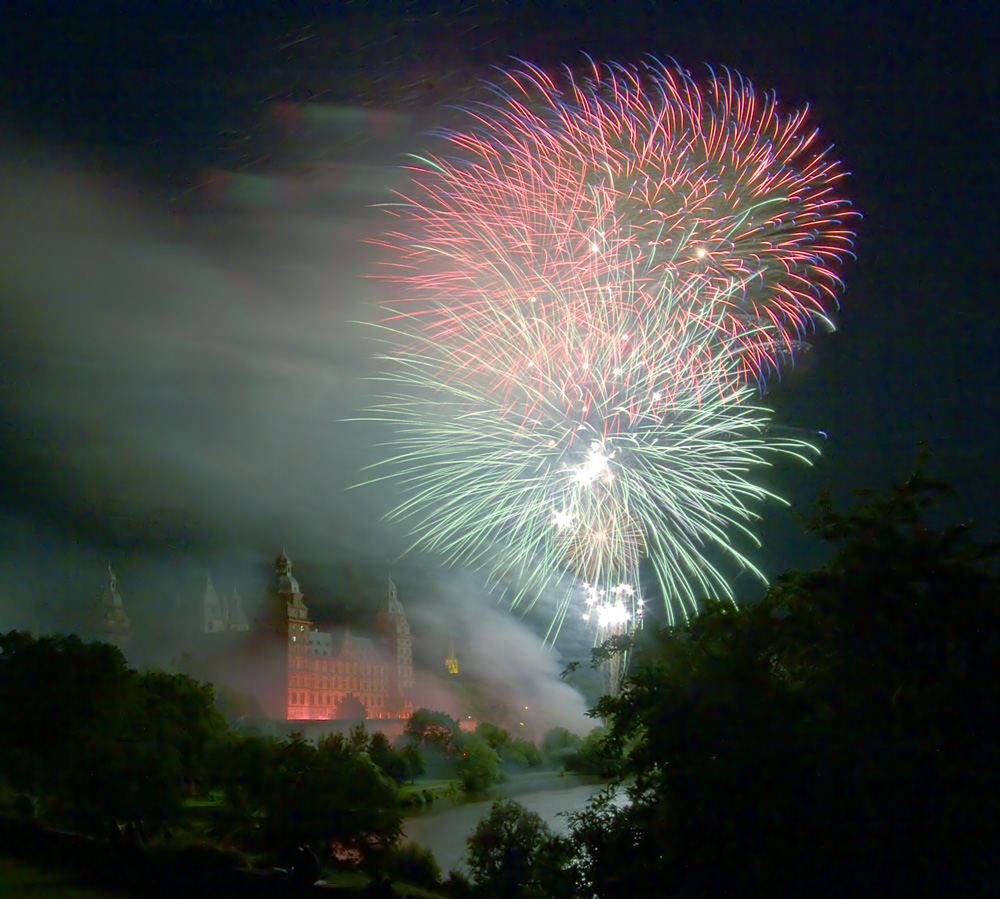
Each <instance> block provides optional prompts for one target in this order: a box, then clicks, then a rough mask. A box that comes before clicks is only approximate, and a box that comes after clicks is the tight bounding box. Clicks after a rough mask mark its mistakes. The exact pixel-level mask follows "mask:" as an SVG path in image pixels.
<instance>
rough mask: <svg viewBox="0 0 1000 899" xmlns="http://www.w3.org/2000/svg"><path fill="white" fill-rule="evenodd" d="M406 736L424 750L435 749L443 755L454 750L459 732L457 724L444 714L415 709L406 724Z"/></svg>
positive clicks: (450, 753)
mask: <svg viewBox="0 0 1000 899" xmlns="http://www.w3.org/2000/svg"><path fill="white" fill-rule="evenodd" d="M404 732H405V734H406V736H408V737H409V738H410V739H412V740H413V741H415V742H416V743H418V744H419V745H421V746H423V747H424V748H425V749H436V750H438V751H439V752H441V753H442V754H443V755H452V754H453V753H454V752H455V750H456V744H457V743H458V740H459V737H460V734H461V731H460V730H459V727H458V722H457V721H456V720H455V719H454V718H452V717H451V715H446V714H445V713H444V712H432V711H431V710H430V709H417V710H416V711H415V712H414V713H413V714H412V715H411V716H410V719H409V720H408V721H407V722H406V730H405V731H404Z"/></svg>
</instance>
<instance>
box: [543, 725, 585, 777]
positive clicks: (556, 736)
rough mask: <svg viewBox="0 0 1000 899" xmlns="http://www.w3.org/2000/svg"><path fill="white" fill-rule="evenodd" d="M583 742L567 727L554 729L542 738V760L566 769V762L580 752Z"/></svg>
mask: <svg viewBox="0 0 1000 899" xmlns="http://www.w3.org/2000/svg"><path fill="white" fill-rule="evenodd" d="M582 742H583V741H582V740H581V739H580V737H579V736H577V735H576V734H574V733H571V732H570V731H568V730H567V729H566V728H565V727H554V728H552V730H550V731H549V732H548V733H547V734H546V735H545V736H544V737H543V738H542V746H541V753H542V758H543V759H544V760H545V763H546V764H547V765H552V766H553V767H564V766H565V765H566V760H567V759H568V758H570V757H571V756H575V755H576V754H577V753H578V752H579V750H580V744H581V743H582Z"/></svg>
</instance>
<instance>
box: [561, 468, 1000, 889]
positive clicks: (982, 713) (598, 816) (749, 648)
mask: <svg viewBox="0 0 1000 899" xmlns="http://www.w3.org/2000/svg"><path fill="white" fill-rule="evenodd" d="M945 494H946V491H945V490H944V488H943V487H942V486H941V485H940V484H937V483H934V482H932V481H930V480H928V479H927V478H926V477H924V476H923V475H921V474H918V475H915V476H914V477H913V478H911V479H910V480H909V481H908V482H906V483H905V484H902V485H900V486H899V487H897V488H896V489H894V490H893V491H892V492H891V493H890V494H889V495H888V496H886V497H877V496H873V495H870V494H866V495H863V496H862V498H861V501H860V502H859V504H858V505H857V506H856V507H855V508H854V509H853V510H851V511H850V512H849V513H847V514H840V513H837V512H836V511H834V509H833V508H832V506H831V505H830V504H829V502H827V501H825V500H824V501H823V502H822V503H821V505H820V509H819V514H818V515H817V517H816V519H815V521H814V522H813V528H814V530H815V531H816V532H817V533H818V534H819V535H820V536H821V537H822V538H823V539H824V540H827V541H828V542H830V543H831V544H832V546H833V547H834V553H833V556H832V559H831V561H830V562H829V563H828V564H827V565H825V566H824V567H822V568H820V569H817V570H815V571H811V572H804V573H795V572H793V573H789V574H788V575H786V576H784V577H783V578H781V579H779V581H777V582H776V583H775V584H774V585H773V586H772V587H771V588H770V589H769V590H768V592H767V594H766V595H765V596H764V598H763V599H762V600H761V601H760V602H759V603H755V604H752V605H748V606H745V607H743V608H740V609H736V608H734V607H732V606H731V605H730V604H728V603H717V602H712V603H708V604H707V605H706V607H705V608H704V610H703V611H702V612H701V614H699V615H698V616H697V617H696V618H694V619H692V620H691V621H690V622H688V623H687V624H685V625H683V626H680V627H676V628H673V629H668V630H664V631H659V632H654V633H650V634H649V635H648V636H649V642H648V645H647V646H646V647H645V648H644V649H642V650H641V651H640V652H639V653H638V655H637V665H636V667H635V669H634V671H633V672H632V673H631V674H630V676H629V677H628V678H626V681H625V684H624V689H623V690H622V692H621V693H620V694H619V695H618V696H615V697H605V698H604V699H602V700H601V702H600V703H599V704H598V706H597V708H596V709H595V710H594V711H593V713H592V714H594V715H595V716H600V717H602V718H604V719H605V720H608V721H609V722H610V727H609V732H608V736H607V741H606V742H607V745H608V747H609V748H610V749H611V750H612V751H614V752H616V753H617V754H618V755H619V756H620V758H621V760H622V769H621V779H622V784H623V786H624V788H625V789H626V791H627V793H628V796H629V799H630V804H628V805H627V806H625V807H618V806H616V805H614V804H612V803H611V802H609V801H608V800H607V798H605V800H604V801H602V802H599V803H597V804H595V805H594V806H593V807H592V808H590V809H588V810H587V811H586V812H585V813H583V814H582V815H577V816H575V818H574V820H573V839H574V849H575V853H576V857H577V864H576V865H575V866H574V869H573V870H572V872H571V874H572V877H571V881H572V882H569V883H568V885H567V884H564V885H563V892H565V893H566V894H567V895H580V896H591V897H618V896H628V897H630V899H639V897H644V896H670V895H674V896H685V897H700V896H705V897H708V896H718V895H736V894H738V895H741V896H765V895H767V896H773V895H781V894H789V895H790V894H799V895H810V896H817V897H824V896H844V895H851V894H853V895H885V896H895V895H907V896H915V895H929V894H933V895H953V894H956V893H957V892H963V891H971V892H972V893H981V894H986V893H990V892H992V891H993V890H992V889H990V887H989V884H991V883H993V884H994V886H996V875H997V862H996V856H995V853H994V852H993V851H992V848H990V846H991V844H990V837H989V834H990V833H991V832H993V830H994V828H995V827H996V825H997V823H998V822H997V813H996V810H995V806H994V805H993V804H992V799H990V798H988V797H992V796H994V795H995V792H996V786H997V784H996V774H995V766H994V764H993V762H991V761H989V760H990V759H993V760H995V759H996V758H997V757H998V756H1000V751H998V750H1000V745H998V736H997V729H996V728H991V727H985V726H984V722H987V721H992V720H995V708H996V693H995V686H994V684H995V682H996V681H995V670H994V666H995V659H996V658H997V653H998V651H1000V645H998V644H1000V637H998V635H1000V583H998V578H997V576H996V559H997V546H996V545H995V544H992V543H985V542H982V541H980V540H978V539H976V538H975V537H974V535H973V533H972V532H971V530H970V529H969V528H967V527H964V526H957V527H941V526H937V525H934V524H932V523H931V521H932V518H933V515H934V514H935V510H934V506H935V504H936V502H938V501H939V500H940V499H941V498H942V497H943V496H944V495H945Z"/></svg>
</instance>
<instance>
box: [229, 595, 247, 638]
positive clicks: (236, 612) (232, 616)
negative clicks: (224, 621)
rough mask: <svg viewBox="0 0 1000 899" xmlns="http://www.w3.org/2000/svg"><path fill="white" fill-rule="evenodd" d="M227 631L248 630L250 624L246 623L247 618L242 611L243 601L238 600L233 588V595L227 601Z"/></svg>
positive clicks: (238, 597)
mask: <svg viewBox="0 0 1000 899" xmlns="http://www.w3.org/2000/svg"><path fill="white" fill-rule="evenodd" d="M229 630H231V631H248V630H250V622H248V621H247V616H246V614H245V613H244V611H243V600H242V599H240V594H239V593H237V592H236V588H235V587H233V595H232V596H231V597H230V599H229Z"/></svg>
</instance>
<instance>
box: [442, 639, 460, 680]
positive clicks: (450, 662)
mask: <svg viewBox="0 0 1000 899" xmlns="http://www.w3.org/2000/svg"><path fill="white" fill-rule="evenodd" d="M444 667H445V668H446V669H447V671H448V673H449V674H458V656H457V655H455V635H454V634H452V635H451V636H450V637H448V657H447V658H446V659H445V660H444Z"/></svg>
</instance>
